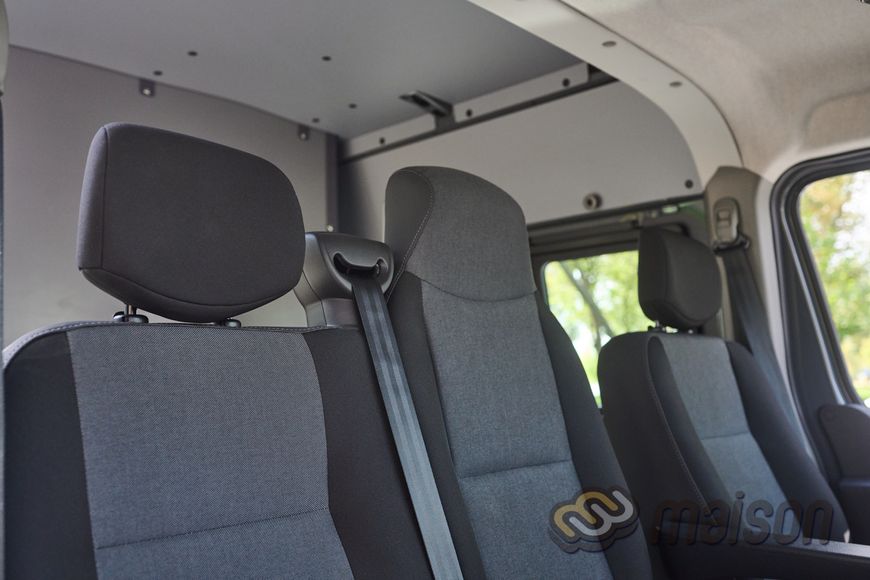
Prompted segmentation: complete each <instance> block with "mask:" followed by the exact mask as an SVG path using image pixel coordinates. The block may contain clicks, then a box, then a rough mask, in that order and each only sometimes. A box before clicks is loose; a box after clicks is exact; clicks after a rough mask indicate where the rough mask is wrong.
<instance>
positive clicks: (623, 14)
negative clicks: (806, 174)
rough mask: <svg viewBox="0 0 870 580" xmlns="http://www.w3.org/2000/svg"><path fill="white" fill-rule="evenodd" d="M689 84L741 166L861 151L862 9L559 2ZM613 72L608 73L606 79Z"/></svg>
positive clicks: (866, 98)
mask: <svg viewBox="0 0 870 580" xmlns="http://www.w3.org/2000/svg"><path fill="white" fill-rule="evenodd" d="M562 2H563V3H565V4H568V5H571V6H573V7H575V8H576V9H577V10H579V11H581V12H582V13H583V14H585V15H586V16H588V17H590V18H592V19H594V20H595V21H597V22H599V23H600V24H602V25H603V26H605V27H607V28H609V29H610V30H612V31H613V32H615V33H616V34H618V35H620V36H622V37H624V38H627V39H629V40H630V41H631V42H632V43H634V44H635V45H637V46H639V47H641V48H642V49H644V50H646V51H647V52H648V53H649V54H651V55H652V56H654V57H656V58H658V59H660V60H661V61H663V62H665V63H667V64H668V65H670V66H671V67H672V68H673V69H674V70H676V71H678V72H679V73H681V74H682V75H683V76H685V77H686V78H688V79H690V80H691V81H692V82H693V83H695V84H696V85H697V86H698V87H700V88H701V90H703V91H704V92H705V93H706V94H707V95H708V96H709V98H710V99H711V100H712V101H713V102H714V103H715V104H716V106H717V107H718V108H719V110H720V111H721V113H722V115H723V117H724V118H725V120H726V121H727V123H728V124H729V126H730V127H731V130H732V132H733V134H734V138H735V140H736V142H737V146H738V148H739V150H740V154H741V157H742V159H743V162H744V163H745V165H746V166H747V167H749V168H751V169H753V170H754V171H756V172H758V173H761V174H763V175H766V176H767V177H769V178H771V179H774V178H776V177H778V175H779V174H780V173H781V172H782V171H783V170H784V169H786V168H787V167H788V166H790V165H791V164H793V163H795V162H797V161H800V160H801V159H805V158H808V157H813V156H817V155H821V154H825V153H831V152H835V151H838V150H845V149H851V148H855V147H860V146H868V145H870V65H868V57H870V34H868V31H870V5H864V4H861V3H859V2H856V1H855V0H801V1H800V2H797V1H795V0H764V1H758V0H728V1H727V2H723V1H721V0H608V1H607V2H602V1H601V0H562ZM609 72H614V74H616V73H615V71H609Z"/></svg>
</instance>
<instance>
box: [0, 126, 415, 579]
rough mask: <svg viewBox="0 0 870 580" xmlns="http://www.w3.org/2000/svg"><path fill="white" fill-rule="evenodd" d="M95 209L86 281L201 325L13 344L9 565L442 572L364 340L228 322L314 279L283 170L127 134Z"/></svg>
mask: <svg viewBox="0 0 870 580" xmlns="http://www.w3.org/2000/svg"><path fill="white" fill-rule="evenodd" d="M81 216H82V217H81V226H80V244H79V267H80V268H81V269H82V270H83V272H84V273H85V275H86V277H87V278H88V279H89V280H91V281H92V282H94V283H95V284H96V285H98V286H99V287H100V288H103V289H104V290H106V291H107V292H109V293H110V294H112V295H113V296H115V297H116V298H118V299H119V300H120V301H121V303H122V304H125V305H128V306H136V307H139V308H144V309H145V310H147V311H149V312H152V313H154V314H158V315H162V316H166V317H171V318H173V319H175V320H179V321H181V322H182V323H181V324H149V323H147V322H145V321H144V319H143V318H142V317H141V315H137V316H133V315H132V312H129V313H128V315H127V316H124V315H120V316H118V317H116V319H115V320H114V321H111V322H79V323H69V324H62V325H57V326H54V327H50V328H46V329H42V330H40V331H36V332H34V333H31V334H30V335H27V336H25V337H23V338H22V339H20V340H19V341H17V342H16V343H14V344H13V345H11V346H10V347H9V348H7V349H6V350H5V351H4V373H5V374H4V376H5V382H6V410H7V432H6V457H5V460H6V473H7V479H6V495H5V518H6V521H5V525H6V558H5V564H6V570H5V572H6V575H7V577H9V578H89V577H97V576H99V577H103V578H117V577H124V578H132V577H209V578H240V577H288V578H289V577H294V578H296V577H309V578H343V577H350V576H354V577H358V578H385V577H389V578H409V577H428V576H430V571H429V567H428V563H427V560H426V555H425V551H424V549H423V546H422V543H421V540H420V538H419V532H418V530H417V527H416V523H415V520H414V516H413V513H412V511H411V507H410V502H409V499H408V494H407V490H406V488H405V487H404V483H403V480H402V476H401V471H400V469H399V466H398V461H397V458H396V453H395V449H394V447H393V444H392V439H391V437H390V435H389V431H388V426H387V423H386V418H385V416H384V412H383V405H382V403H381V401H380V396H379V392H378V389H377V384H376V382H375V378H374V374H373V371H372V368H371V364H370V362H369V359H368V353H367V350H366V347H365V342H364V338H363V337H362V335H361V333H360V332H359V331H358V330H356V329H335V330H333V329H318V328H313V329H284V328H242V327H239V326H238V325H237V324H235V323H234V322H232V321H228V319H231V318H232V317H233V316H235V315H238V314H241V313H243V312H245V311H247V310H250V309H251V308H254V307H256V306H258V305H260V304H264V303H266V302H268V301H270V300H273V299H275V298H277V297H279V296H281V295H283V294H284V293H286V292H288V291H290V290H291V289H292V287H293V286H294V285H295V284H296V282H297V280H298V279H299V276H300V272H301V267H302V260H303V255H304V241H303V238H304V230H303V227H302V217H301V213H300V209H299V204H298V202H297V200H296V196H295V194H294V192H293V188H292V186H291V185H290V183H289V182H288V181H287V179H286V177H284V176H283V175H282V174H281V173H280V171H278V170H277V169H276V168H275V167H274V166H273V165H271V164H270V163H268V162H266V161H264V160H262V159H259V158H256V157H253V156H251V155H247V154H245V153H242V152H240V151H235V150H232V149H229V148H226V147H222V146H219V145H216V144H213V143H208V142H205V141H201V140H198V139H193V138H190V137H185V136H182V135H178V134H174V133H168V132H165V131H159V130H155V129H148V128H144V127H137V126H132V125H110V126H107V127H105V128H104V129H102V130H101V131H100V132H99V133H98V135H97V137H96V138H95V140H94V143H93V145H92V148H91V152H90V156H89V161H88V169H87V174H86V178H85V184H84V189H83V195H82V214H81ZM192 323H205V324H192Z"/></svg>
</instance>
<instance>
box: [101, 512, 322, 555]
mask: <svg viewBox="0 0 870 580" xmlns="http://www.w3.org/2000/svg"><path fill="white" fill-rule="evenodd" d="M319 512H329V508H328V507H322V508H317V509H313V510H305V511H302V512H298V513H295V514H287V515H280V516H273V517H270V518H261V519H257V520H250V521H246V522H239V523H237V524H227V525H224V526H215V527H213V528H204V529H201V530H191V531H189V532H181V533H178V534H167V535H165V536H156V537H153V538H144V539H142V540H133V541H130V542H118V543H117V544H107V545H105V546H98V547H97V548H96V549H97V550H107V549H110V548H123V547H125V546H132V545H136V544H147V543H150V542H159V541H161V540H171V539H173V538H181V537H184V536H192V535H196V534H203V533H206V532H215V531H219V530H226V529H230V528H240V527H243V526H249V525H252V524H261V523H265V522H272V521H276V520H288V519H296V518H299V517H302V516H307V515H311V514H315V513H319ZM333 525H334V524H333Z"/></svg>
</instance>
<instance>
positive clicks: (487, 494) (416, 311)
mask: <svg viewBox="0 0 870 580" xmlns="http://www.w3.org/2000/svg"><path fill="white" fill-rule="evenodd" d="M386 238H387V239H386V241H387V243H388V245H390V246H391V247H392V248H393V250H394V251H395V252H396V260H397V264H399V268H398V270H397V272H398V278H397V280H396V282H395V283H394V287H393V290H392V295H391V299H390V309H391V313H392V314H393V316H392V318H393V322H394V324H395V325H396V327H397V328H396V334H397V338H398V340H399V345H400V350H401V351H402V357H403V360H404V363H405V366H406V369H407V371H408V377H409V380H410V382H411V388H412V391H413V395H414V402H415V405H417V407H418V409H423V410H424V411H425V412H423V413H421V427H422V428H423V432H424V437H425V438H426V443H427V448H428V450H429V453H430V458H431V459H432V464H433V467H434V468H435V469H436V481H437V482H438V485H439V491H441V494H442V498H443V499H444V501H445V503H446V504H447V505H446V509H445V511H446V513H447V515H448V520H449V522H450V525H451V532H452V534H453V535H454V538H456V537H457V536H460V537H462V536H463V534H465V533H467V528H469V527H470V528H471V529H472V531H473V538H474V543H475V544H476V545H477V547H478V548H479V560H478V561H475V559H474V558H473V557H472V558H468V557H463V554H462V553H460V558H461V559H460V561H461V563H462V566H463V572H464V573H465V575H466V576H467V577H479V576H480V575H481V574H480V573H478V570H479V568H475V566H481V567H482V569H483V570H484V571H485V575H486V576H487V577H490V578H540V577H547V578H578V577H579V578H608V577H611V576H612V575H614V573H617V572H618V573H621V576H622V577H630V576H629V574H630V572H629V571H634V572H636V574H634V575H633V577H645V576H646V577H649V576H650V569H649V561H648V560H647V555H646V553H645V550H644V549H643V547H642V545H643V542H642V536H641V534H640V533H639V532H638V533H637V534H635V535H636V536H638V537H639V538H641V540H640V543H639V544H633V545H634V546H635V547H637V546H640V549H637V550H632V551H630V552H628V553H626V555H627V556H628V559H627V561H626V562H627V564H626V566H625V567H620V566H618V565H617V566H616V567H612V566H611V563H610V561H609V560H608V557H607V556H606V555H605V553H603V552H585V551H582V550H581V551H578V552H575V553H566V552H564V551H562V550H560V549H559V548H558V547H557V545H556V544H555V543H554V542H553V541H552V540H551V539H550V537H549V533H548V519H549V513H550V511H551V510H552V508H553V507H554V506H555V505H556V504H557V503H559V502H562V501H567V500H569V499H571V498H573V497H575V496H576V494H577V493H579V491H580V490H581V488H582V487H583V484H584V483H585V482H584V481H582V480H581V479H579V478H578V472H579V467H578V466H577V465H575V462H577V461H578V460H580V461H583V459H584V458H585V459H586V461H588V463H589V464H590V465H591V466H592V467H591V470H590V471H593V472H598V474H599V475H600V476H601V478H602V479H595V478H594V477H593V476H592V475H591V474H590V480H594V481H596V483H599V484H600V483H602V482H603V481H604V480H609V481H608V483H609V484H610V485H618V484H620V482H621V481H622V477H621V474H620V472H619V468H618V466H616V465H615V463H616V462H615V459H614V458H613V456H612V455H610V454H609V453H610V449H609V448H596V447H593V446H592V445H587V444H586V443H585V442H582V434H580V433H575V434H574V435H573V436H571V437H570V440H571V441H574V442H576V443H578V444H579V445H580V446H581V447H580V448H578V449H572V446H571V445H572V444H571V443H570V442H569V435H568V429H569V427H568V425H569V422H568V420H567V419H566V415H567V414H569V413H583V416H582V420H578V421H574V420H572V421H571V422H570V425H571V429H572V430H574V429H577V426H578V425H579V424H581V423H582V422H586V421H589V422H590V423H591V425H592V426H591V427H590V429H591V430H592V432H593V433H594V435H593V437H592V441H591V442H590V443H592V444H593V445H594V443H596V442H600V441H602V439H604V440H606V435H604V431H603V425H602V423H601V419H600V416H599V415H598V410H597V409H596V408H595V406H594V403H593V404H592V407H591V408H590V407H588V406H582V407H579V408H577V409H575V408H564V407H563V398H562V394H561V393H560V388H561V387H560V386H558V385H557V383H556V376H555V374H554V368H553V364H552V361H551V351H550V350H549V345H548V344H547V341H546V339H545V335H544V331H543V328H542V322H541V319H540V313H539V310H538V302H537V297H536V292H535V285H534V280H533V276H532V271H531V261H530V257H529V246H528V233H527V230H526V225H525V219H524V217H523V214H522V211H521V210H520V208H519V206H518V205H517V204H516V202H514V201H513V200H512V199H511V198H510V197H509V196H508V195H507V194H506V193H505V192H503V191H501V190H500V189H498V188H497V187H496V186H494V185H493V184H491V183H488V182H486V181H484V180H482V179H480V178H477V177H474V176H471V175H468V174H466V173H463V172H461V171H456V170H451V169H445V168H437V167H426V168H421V167H415V168H409V169H405V170H402V171H400V172H398V173H396V174H395V175H394V176H393V177H392V178H391V180H390V182H389V184H388V188H387V226H386ZM421 325H422V328H421ZM573 357H574V359H575V361H576V353H574V354H573ZM578 367H579V363H578ZM580 374H581V375H582V371H581V373H580ZM567 376H568V373H565V372H561V371H560V377H561V378H562V380H563V382H565V381H566V377H567ZM574 379H575V380H576V375H575V377H574ZM565 388H566V389H570V388H574V389H583V388H586V389H588V383H586V382H585V378H584V380H583V382H582V383H581V384H572V385H571V386H570V387H568V386H565ZM588 397H589V398H591V393H588ZM564 400H565V401H571V402H573V401H576V400H577V398H576V397H573V396H572V395H570V394H569V395H567V396H566V398H565V399H564ZM587 413H589V414H587ZM433 416H434V417H438V418H440V421H437V420H432V419H431V417H433ZM596 429H597V431H596ZM601 466H606V467H602V468H601V469H598V467H601ZM614 480H615V481H614ZM628 541H634V540H628ZM459 546H462V544H459Z"/></svg>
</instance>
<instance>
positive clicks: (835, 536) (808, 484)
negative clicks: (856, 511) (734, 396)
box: [726, 342, 849, 541]
mask: <svg viewBox="0 0 870 580" xmlns="http://www.w3.org/2000/svg"><path fill="white" fill-rule="evenodd" d="M726 346H727V347H728V354H729V356H730V358H731V366H732V368H733V369H734V376H735V378H736V379H737V386H738V387H739V389H740V397H741V400H742V401H743V408H744V411H745V413H746V420H747V422H748V423H749V429H750V430H751V431H752V435H753V436H754V437H755V440H756V441H757V442H758V446H759V447H760V448H761V451H762V453H763V454H764V458H765V459H766V460H767V463H768V464H769V465H770V468H771V470H772V471H773V473H774V475H775V476H776V480H777V483H779V485H780V487H781V488H782V490H783V492H784V493H785V495H786V497H787V498H788V499H790V500H796V501H798V502H799V503H800V505H802V506H804V507H806V506H809V505H811V504H812V503H813V502H816V501H824V502H828V503H829V504H830V505H831V506H832V507H833V513H834V520H833V525H832V528H831V537H830V539H832V540H838V541H842V540H843V538H844V535H845V532H846V530H847V529H848V527H849V525H848V523H847V522H846V519H845V516H844V515H843V508H842V507H841V506H840V503H839V502H838V501H837V498H836V497H835V496H834V493H833V492H832V491H831V487H830V485H829V484H828V482H827V481H825V479H824V477H823V476H822V474H821V472H820V471H819V468H818V467H817V466H816V465H815V463H814V462H813V461H812V459H811V458H810V457H809V456H808V455H807V452H806V450H805V449H804V448H803V446H802V445H801V444H800V440H801V438H800V435H799V434H797V433H794V431H793V429H794V428H793V426H792V423H791V422H790V421H789V420H788V417H787V415H786V414H785V410H784V409H783V408H782V407H781V406H780V404H779V402H778V400H777V399H776V397H775V395H774V392H773V387H772V386H771V385H770V383H769V382H768V381H767V379H766V378H765V375H764V373H763V372H762V370H761V368H760V367H759V366H758V362H757V361H756V360H755V358H753V356H752V354H750V352H749V351H748V350H747V349H746V348H745V347H744V346H743V345H740V344H737V343H735V342H728V343H726ZM820 534H823V530H821V529H820V528H818V527H816V528H813V533H812V534H811V535H812V536H813V537H818V536H819V535H820Z"/></svg>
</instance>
